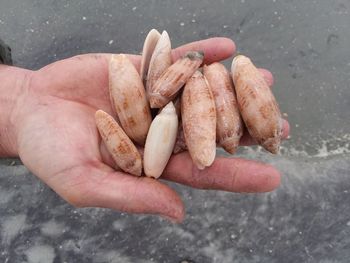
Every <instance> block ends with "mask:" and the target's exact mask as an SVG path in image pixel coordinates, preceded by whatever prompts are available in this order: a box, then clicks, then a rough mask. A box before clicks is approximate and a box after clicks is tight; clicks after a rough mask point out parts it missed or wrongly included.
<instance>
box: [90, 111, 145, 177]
mask: <svg viewBox="0 0 350 263" xmlns="http://www.w3.org/2000/svg"><path fill="white" fill-rule="evenodd" d="M95 121H96V126H97V128H98V131H99V133H100V135H101V137H102V140H103V142H104V144H105V146H106V148H107V150H108V152H109V153H110V154H111V156H112V158H113V160H114V161H115V163H116V164H117V167H119V168H121V169H122V170H123V171H124V172H127V173H130V174H133V175H136V176H140V175H141V173H142V159H141V155H140V153H139V152H138V150H137V148H136V146H135V145H134V144H133V143H132V141H131V140H130V139H129V137H128V136H127V135H126V134H125V132H124V131H123V129H122V128H121V127H120V126H119V125H118V123H117V122H116V121H115V120H114V119H113V117H112V116H110V115H109V114H108V113H106V112H104V111H102V110H98V111H96V113H95Z"/></svg>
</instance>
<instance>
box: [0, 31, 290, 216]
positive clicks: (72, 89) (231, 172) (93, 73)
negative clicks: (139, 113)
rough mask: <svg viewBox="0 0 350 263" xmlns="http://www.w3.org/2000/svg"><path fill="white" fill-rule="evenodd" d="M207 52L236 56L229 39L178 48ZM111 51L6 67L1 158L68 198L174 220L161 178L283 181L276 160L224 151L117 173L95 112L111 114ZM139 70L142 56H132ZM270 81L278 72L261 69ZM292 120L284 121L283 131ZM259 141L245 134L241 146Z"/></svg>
mask: <svg viewBox="0 0 350 263" xmlns="http://www.w3.org/2000/svg"><path fill="white" fill-rule="evenodd" d="M189 50H203V51H204V54H205V62H206V63H212V62H215V61H221V60H224V59H226V58H228V57H231V56H232V55H233V54H234V52H235V45H234V43H233V42H232V41H231V40H230V39H226V38H212V39H207V40H202V41H198V42H194V43H190V44H187V45H184V46H182V47H179V48H177V49H175V50H173V53H172V55H173V59H177V58H179V57H180V56H181V55H183V54H184V53H185V52H186V51H189ZM110 56H111V55H110V54H86V55H79V56H76V57H72V58H69V59H65V60H61V61H58V62H55V63H52V64H50V65H48V66H46V67H43V68H42V69H40V70H38V71H30V70H26V69H21V68H16V67H10V66H5V65H0V79H1V85H0V112H1V115H0V156H2V157H19V158H20V159H21V160H22V162H23V163H24V165H25V166H26V167H27V168H28V169H29V170H30V171H31V172H32V173H33V174H34V175H35V176H37V177H38V178H39V179H40V180H42V181H43V182H45V183H46V184H47V185H48V186H49V187H51V188H52V189H53V190H54V191H55V192H57V193H58V194H59V195H60V196H61V197H62V198H63V199H65V200H66V201H67V202H68V203H70V204H72V205H73V206H76V207H104V208H110V209H114V210H117V211H124V212H129V213H147V214H157V215H160V216H163V217H165V218H168V219H170V220H172V221H175V222H181V221H182V220H183V219H184V216H185V210H184V204H183V203H182V201H181V198H180V196H179V195H178V194H177V193H176V192H175V191H174V190H172V189H171V188H170V187H169V186H167V185H166V184H163V183H162V180H169V181H173V182H178V183H181V184H185V185H189V186H191V187H194V188H199V189H215V190H223V191H230V192H267V191H272V190H274V189H275V188H277V187H278V186H279V184H280V173H279V172H278V171H277V170H276V169H275V168H274V167H272V166H270V165H267V164H263V163H260V162H255V161H250V160H244V159H239V158H224V157H217V158H216V160H215V161H214V163H213V165H212V166H211V167H209V168H206V169H205V170H203V171H201V170H198V169H197V168H196V166H195V165H193V163H192V161H191V159H190V157H189V154H188V153H187V152H184V153H181V154H177V155H174V156H173V157H172V158H171V160H170V162H169V164H168V166H167V168H166V169H165V171H164V173H163V175H162V177H161V178H162V180H154V179H151V178H146V177H135V176H131V175H128V174H125V173H122V172H117V171H115V170H114V169H113V168H112V167H111V166H112V165H113V163H112V162H111V158H110V156H109V155H108V154H107V153H106V151H105V150H104V149H103V147H102V150H101V138H100V137H99V134H98V131H97V129H96V125H95V120H94V114H95V111H96V110H98V109H102V110H104V111H106V112H108V113H112V112H113V111H112V108H111V105H110V100H109V94H108V75H107V74H108V60H109V58H110ZM129 57H130V58H131V59H132V61H133V63H134V64H135V66H136V68H137V69H139V67H140V61H141V59H140V56H136V55H130V56H129ZM261 72H262V74H263V75H264V77H265V79H266V81H267V82H268V83H269V85H270V86H271V85H272V83H273V78H272V75H271V73H270V72H268V71H267V70H261ZM288 132H289V125H288V123H287V122H286V121H285V122H284V133H283V137H284V138H286V137H287V136H288ZM252 143H254V142H253V141H252V139H251V138H250V137H249V135H247V134H245V135H244V136H243V139H242V140H241V144H242V145H249V144H252Z"/></svg>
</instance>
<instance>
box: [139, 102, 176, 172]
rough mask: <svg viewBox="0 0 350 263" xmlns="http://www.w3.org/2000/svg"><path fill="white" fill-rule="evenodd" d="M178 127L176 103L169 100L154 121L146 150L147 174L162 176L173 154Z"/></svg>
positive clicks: (144, 162)
mask: <svg viewBox="0 0 350 263" xmlns="http://www.w3.org/2000/svg"><path fill="white" fill-rule="evenodd" d="M177 129H178V118H177V114H176V110H175V107H174V104H173V103H172V102H169V103H168V104H167V105H166V106H165V107H164V108H163V109H162V110H161V112H160V113H159V114H158V115H157V116H156V117H155V118H154V120H153V121H152V124H151V127H150V129H149V132H148V135H147V139H146V144H145V150H144V159H143V165H144V171H145V174H146V176H148V177H154V178H158V177H160V176H161V174H162V172H163V170H164V168H165V166H166V165H167V163H168V161H169V158H170V156H171V154H172V151H173V148H174V144H175V140H176V134H177Z"/></svg>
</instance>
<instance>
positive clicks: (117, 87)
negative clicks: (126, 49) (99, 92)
mask: <svg viewBox="0 0 350 263" xmlns="http://www.w3.org/2000/svg"><path fill="white" fill-rule="evenodd" d="M109 90H110V94H111V98H112V100H113V103H112V105H114V106H115V110H116V112H117V115H118V118H119V121H120V123H121V125H122V127H123V129H124V131H125V133H126V134H127V135H128V136H129V137H130V138H131V139H132V140H133V141H135V142H136V143H138V144H139V145H141V146H142V145H144V143H145V140H146V136H147V132H148V129H149V126H150V125H151V121H152V117H151V111H150V108H149V105H148V101H147V98H146V93H145V89H144V87H143V84H142V81H141V78H140V75H139V74H138V72H137V70H136V68H135V67H134V65H133V64H132V62H131V61H130V60H129V59H128V58H127V56H126V55H124V54H120V55H113V56H112V58H111V60H110V67H109Z"/></svg>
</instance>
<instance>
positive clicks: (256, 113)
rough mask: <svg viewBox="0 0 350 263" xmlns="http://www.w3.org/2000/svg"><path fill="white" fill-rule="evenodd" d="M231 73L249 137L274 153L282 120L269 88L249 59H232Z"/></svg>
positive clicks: (279, 139) (241, 56)
mask: <svg viewBox="0 0 350 263" xmlns="http://www.w3.org/2000/svg"><path fill="white" fill-rule="evenodd" d="M231 71H232V78H233V81H234V84H235V89H236V94H237V101H238V106H239V109H240V112H241V115H242V118H243V120H244V122H245V125H246V127H247V129H248V131H249V133H250V135H251V136H252V137H253V138H254V139H255V140H256V141H257V142H258V143H259V144H260V145H262V146H263V147H264V148H265V149H266V150H268V151H270V152H271V153H277V152H278V150H279V146H280V142H281V136H282V117H281V112H280V110H279V107H278V105H277V102H276V99H275V97H274V95H273V94H272V92H271V89H270V88H269V86H268V85H267V83H266V81H265V80H264V78H263V76H262V75H261V73H260V72H259V70H258V69H257V68H256V67H255V66H254V64H253V63H252V61H251V60H250V59H249V58H248V57H245V56H243V55H239V56H237V57H235V58H234V59H233V62H232V67H231Z"/></svg>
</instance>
